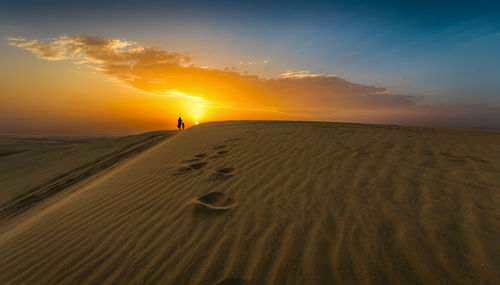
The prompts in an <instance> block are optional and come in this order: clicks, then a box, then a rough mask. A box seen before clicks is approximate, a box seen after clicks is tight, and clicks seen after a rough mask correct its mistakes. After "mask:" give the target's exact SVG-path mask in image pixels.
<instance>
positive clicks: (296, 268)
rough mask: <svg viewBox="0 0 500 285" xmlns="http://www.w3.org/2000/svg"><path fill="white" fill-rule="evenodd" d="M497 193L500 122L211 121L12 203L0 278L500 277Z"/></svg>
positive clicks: (460, 280) (495, 280)
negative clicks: (489, 126) (18, 205)
mask: <svg viewBox="0 0 500 285" xmlns="http://www.w3.org/2000/svg"><path fill="white" fill-rule="evenodd" d="M0 162H1V160H0ZM54 163H57V161H55V162H54ZM19 179H21V178H19ZM499 198H500V133H499V132H489V131H470V130H453V129H432V128H414V127H400V126H380V125H361V124H338V123H312V122H311V123H306V122H222V123H209V124H204V125H200V126H197V127H194V128H191V129H189V130H186V131H184V132H182V133H180V134H177V135H174V136H173V137H171V138H168V139H166V140H164V141H163V142H160V143H159V144H157V145H155V146H152V147H151V148H150V149H148V150H146V151H144V152H142V153H140V154H137V155H136V156H135V157H133V158H129V159H127V160H124V161H122V162H120V163H119V164H118V166H116V167H114V168H113V169H112V170H107V171H106V172H103V173H100V174H99V173H97V174H95V175H92V176H90V178H87V179H85V180H83V181H80V182H78V183H76V184H74V185H70V186H69V187H68V189H66V190H62V191H61V192H60V193H59V194H58V195H55V196H53V197H49V198H47V199H44V201H42V202H40V203H38V204H36V205H34V206H32V207H30V208H29V209H28V210H26V211H23V212H22V213H18V214H14V215H10V216H8V217H6V218H4V221H3V222H2V223H0V284H24V283H30V284H60V283H66V284H77V283H91V284H102V283H132V284H144V283H156V284H217V283H222V284H333V283H341V284H342V283H347V284H353V283H378V284H385V283H403V284H414V283H417V284H431V283H432V284H439V283H441V284H450V283H457V284H478V283H479V284H482V283H486V284H500V273H499V269H500V258H499V256H500V238H499V237H500V207H499V206H498V205H500V199H499ZM5 205H7V204H4V206H5Z"/></svg>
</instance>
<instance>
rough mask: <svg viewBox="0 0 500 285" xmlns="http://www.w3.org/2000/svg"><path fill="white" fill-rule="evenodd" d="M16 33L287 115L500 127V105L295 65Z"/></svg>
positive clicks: (163, 89) (211, 96) (148, 77)
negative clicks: (206, 63) (198, 62)
mask: <svg viewBox="0 0 500 285" xmlns="http://www.w3.org/2000/svg"><path fill="white" fill-rule="evenodd" d="M8 41H9V44H10V45H12V46H16V47H19V48H23V49H25V50H28V51H30V52H32V53H33V54H35V55H37V56H38V57H40V58H44V59H48V60H71V61H72V62H73V63H75V64H76V65H82V64H86V65H90V66H91V67H92V68H94V69H96V70H98V71H100V72H102V73H104V74H107V75H110V76H112V77H114V78H116V79H118V80H120V81H121V82H123V83H125V84H127V85H129V86H132V87H134V88H137V89H139V90H142V91H143V92H146V93H148V94H154V95H156V96H177V97H185V98H187V99H191V100H201V101H203V102H204V103H207V102H210V104H213V106H224V108H226V107H227V106H230V107H231V108H234V109H236V110H238V109H242V110H243V109H246V110H272V112H273V113H279V114H281V116H282V118H286V119H304V120H310V119H315V120H318V119H319V120H335V121H357V122H379V123H394V124H397V123H404V124H417V125H418V124H425V125H441V126H466V127H488V128H500V125H499V123H498V122H500V115H499V114H500V108H499V107H498V106H494V105H489V106H488V105H486V104H484V105H477V104H476V105H451V104H450V105H440V106H431V105H423V104H421V103H420V102H419V100H420V97H419V96H408V95H401V94H394V93H393V92H391V91H390V90H389V89H387V88H384V87H377V86H368V85H363V84H356V83H352V82H350V81H348V80H345V79H342V78H339V77H337V76H335V75H328V74H321V73H311V72H310V71H308V70H295V69H294V70H288V71H286V72H284V73H282V74H281V77H280V78H277V79H264V78H259V77H258V76H254V75H246V74H241V73H239V72H237V71H236V70H237V69H236V68H225V69H212V68H209V67H197V66H195V65H193V64H192V63H191V58H190V56H189V54H186V53H176V52H168V51H164V50H161V49H158V48H154V47H149V46H145V45H141V44H139V43H137V42H133V41H127V40H123V39H114V38H102V37H86V36H61V37H57V38H52V39H50V40H49V41H48V42H46V43H44V42H40V41H38V40H27V39H25V38H8ZM262 63H264V62H261V64H262ZM264 64H266V65H267V62H265V63H264ZM204 100H205V101H204Z"/></svg>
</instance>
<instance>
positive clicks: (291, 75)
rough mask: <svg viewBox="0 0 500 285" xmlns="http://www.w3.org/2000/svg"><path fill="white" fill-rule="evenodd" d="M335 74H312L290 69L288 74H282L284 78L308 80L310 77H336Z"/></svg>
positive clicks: (306, 71) (307, 71)
mask: <svg viewBox="0 0 500 285" xmlns="http://www.w3.org/2000/svg"><path fill="white" fill-rule="evenodd" d="M336 76H337V75H335V74H321V73H311V71H309V70H297V69H290V70H287V72H285V73H282V74H281V77H282V78H298V79H300V78H308V77H336Z"/></svg>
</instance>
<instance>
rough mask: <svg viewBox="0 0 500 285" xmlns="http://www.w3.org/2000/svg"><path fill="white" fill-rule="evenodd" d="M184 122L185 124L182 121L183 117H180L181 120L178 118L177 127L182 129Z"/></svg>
mask: <svg viewBox="0 0 500 285" xmlns="http://www.w3.org/2000/svg"><path fill="white" fill-rule="evenodd" d="M183 124H184V123H183V122H182V119H181V117H179V120H177V128H178V129H179V131H180V130H181V126H182V125H183Z"/></svg>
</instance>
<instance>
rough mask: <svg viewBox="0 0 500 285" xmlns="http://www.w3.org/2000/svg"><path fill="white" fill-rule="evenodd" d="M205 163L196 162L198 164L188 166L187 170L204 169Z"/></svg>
mask: <svg viewBox="0 0 500 285" xmlns="http://www.w3.org/2000/svg"><path fill="white" fill-rule="evenodd" d="M206 164H207V163H206V162H198V163H193V164H190V165H189V168H191V169H202V168H203V167H205V165H206Z"/></svg>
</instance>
